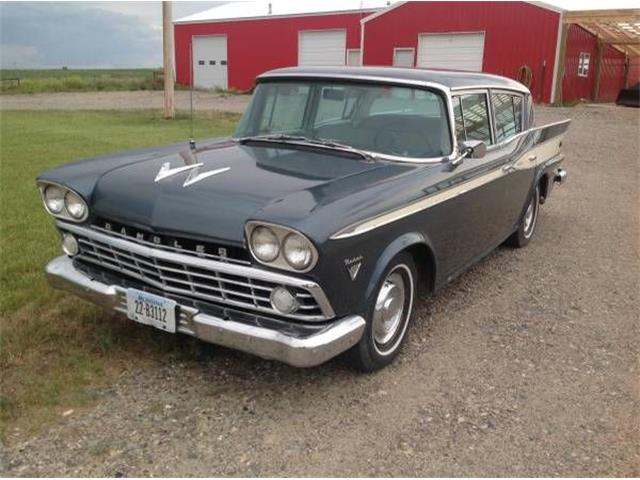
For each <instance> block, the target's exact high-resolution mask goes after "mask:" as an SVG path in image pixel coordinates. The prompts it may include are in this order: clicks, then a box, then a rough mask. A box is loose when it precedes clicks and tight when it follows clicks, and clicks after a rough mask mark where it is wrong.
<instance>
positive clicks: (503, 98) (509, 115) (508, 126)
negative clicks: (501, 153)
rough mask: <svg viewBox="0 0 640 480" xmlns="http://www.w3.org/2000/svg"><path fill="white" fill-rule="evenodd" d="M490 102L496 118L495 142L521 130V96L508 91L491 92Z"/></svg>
mask: <svg viewBox="0 0 640 480" xmlns="http://www.w3.org/2000/svg"><path fill="white" fill-rule="evenodd" d="M491 103H492V104H493V112H494V115H495V120H496V122H495V123H496V142H501V141H502V140H505V139H507V138H509V137H512V136H514V135H515V134H516V133H519V132H520V131H522V97H521V96H517V95H511V94H509V93H492V94H491Z"/></svg>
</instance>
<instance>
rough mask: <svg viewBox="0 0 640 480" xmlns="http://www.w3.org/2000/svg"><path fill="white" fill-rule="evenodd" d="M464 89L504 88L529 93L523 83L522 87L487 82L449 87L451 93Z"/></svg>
mask: <svg viewBox="0 0 640 480" xmlns="http://www.w3.org/2000/svg"><path fill="white" fill-rule="evenodd" d="M465 90H505V91H509V92H517V93H520V94H531V92H530V91H529V89H528V88H527V87H525V86H524V85H523V86H522V88H518V87H517V86H515V85H514V86H508V87H505V86H504V85H491V84H488V83H487V84H485V85H473V86H471V87H451V93H454V92H455V93H459V92H462V91H465Z"/></svg>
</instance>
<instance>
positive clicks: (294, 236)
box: [246, 222, 318, 272]
mask: <svg viewBox="0 0 640 480" xmlns="http://www.w3.org/2000/svg"><path fill="white" fill-rule="evenodd" d="M246 231H247V239H248V240H249V249H250V250H251V254H252V255H253V256H254V258H255V259H256V260H258V261H259V262H260V263H263V264H265V265H270V266H273V267H278V268H284V269H286V270H294V271H297V272H308V271H309V270H311V269H312V268H313V267H314V266H315V264H316V262H317V261H318V253H317V250H316V248H315V247H314V245H313V244H312V243H311V241H310V240H309V239H308V238H307V237H305V236H304V235H302V234H301V233H299V232H296V231H295V230H292V229H290V228H287V227H281V226H279V225H269V224H261V223H259V222H249V223H247V227H246Z"/></svg>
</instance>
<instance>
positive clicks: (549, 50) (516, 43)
mask: <svg viewBox="0 0 640 480" xmlns="http://www.w3.org/2000/svg"><path fill="white" fill-rule="evenodd" d="M385 3H389V2H383V1H382V2H380V1H379V2H363V1H352V0H342V1H340V2H334V1H333V0H326V1H325V2H323V3H322V4H320V5H319V6H318V4H315V2H308V1H304V2H302V1H300V0H298V1H293V2H292V1H288V2H287V1H281V2H277V1H274V2H272V3H265V2H235V3H231V4H226V5H222V6H220V7H217V8H214V9H211V10H208V11H206V12H203V13H201V14H197V15H194V16H191V17H187V18H185V19H181V20H179V21H177V22H175V42H176V68H177V70H176V73H177V81H178V83H181V84H185V85H190V84H191V82H192V78H191V77H192V72H193V77H194V79H193V80H194V83H195V86H196V87H200V88H216V87H217V88H222V89H226V88H229V89H236V90H249V89H251V88H252V87H253V85H254V83H255V78H256V76H257V75H259V74H260V73H262V72H265V71H267V70H270V69H273V68H278V67H284V66H292V65H345V64H346V65H360V64H362V65H390V66H391V65H395V66H405V67H417V68H445V69H456V70H470V71H482V72H487V73H495V74H499V75H504V76H506V77H511V78H516V79H518V80H521V81H522V82H523V83H525V84H527V85H528V86H529V87H530V89H531V91H532V94H533V96H534V99H536V100H537V101H539V102H545V103H550V102H553V101H557V102H571V101H576V100H581V99H587V100H602V101H612V100H614V99H615V97H616V95H617V93H618V91H619V90H620V88H622V87H623V86H625V84H627V83H628V82H629V81H632V79H633V77H629V75H630V65H631V66H632V67H631V75H634V72H635V71H636V70H634V68H633V66H635V65H637V63H634V62H636V60H635V59H636V58H637V55H638V53H640V52H635V50H634V48H636V47H635V45H634V40H635V41H636V44H637V41H640V23H637V22H640V13H639V11H637V10H624V11H620V10H617V11H614V13H612V11H607V12H608V14H607V15H606V16H605V15H604V14H603V13H602V12H600V11H598V12H566V11H562V10H561V9H559V8H555V7H552V6H550V5H546V4H542V3H539V2H487V1H482V2H471V1H466V2H445V1H435V2H418V1H408V2H395V3H393V4H392V5H386V6H385ZM314 4H315V5H314ZM314 6H315V8H314ZM621 18H624V19H627V20H628V21H627V22H620V19H621ZM600 28H602V29H605V30H606V32H607V35H604V34H602V32H601V31H600V30H599V29H600ZM603 31H604V30H603ZM616 33H617V34H618V37H616V38H613V36H615V34H616ZM614 40H615V42H614ZM620 45H622V46H623V47H621V46H620ZM626 45H629V49H630V50H626V51H625V50H624V49H623V48H624V46H626ZM634 52H635V54H634ZM629 54H631V59H630V57H629Z"/></svg>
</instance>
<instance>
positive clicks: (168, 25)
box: [162, 2, 176, 118]
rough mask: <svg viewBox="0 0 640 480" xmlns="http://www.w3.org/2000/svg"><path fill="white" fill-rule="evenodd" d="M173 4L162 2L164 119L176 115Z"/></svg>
mask: <svg viewBox="0 0 640 480" xmlns="http://www.w3.org/2000/svg"><path fill="white" fill-rule="evenodd" d="M171 20H172V13H171V2H162V57H163V65H164V118H173V117H174V116H175V113H176V106H175V100H174V80H173V23H172V21H171Z"/></svg>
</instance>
